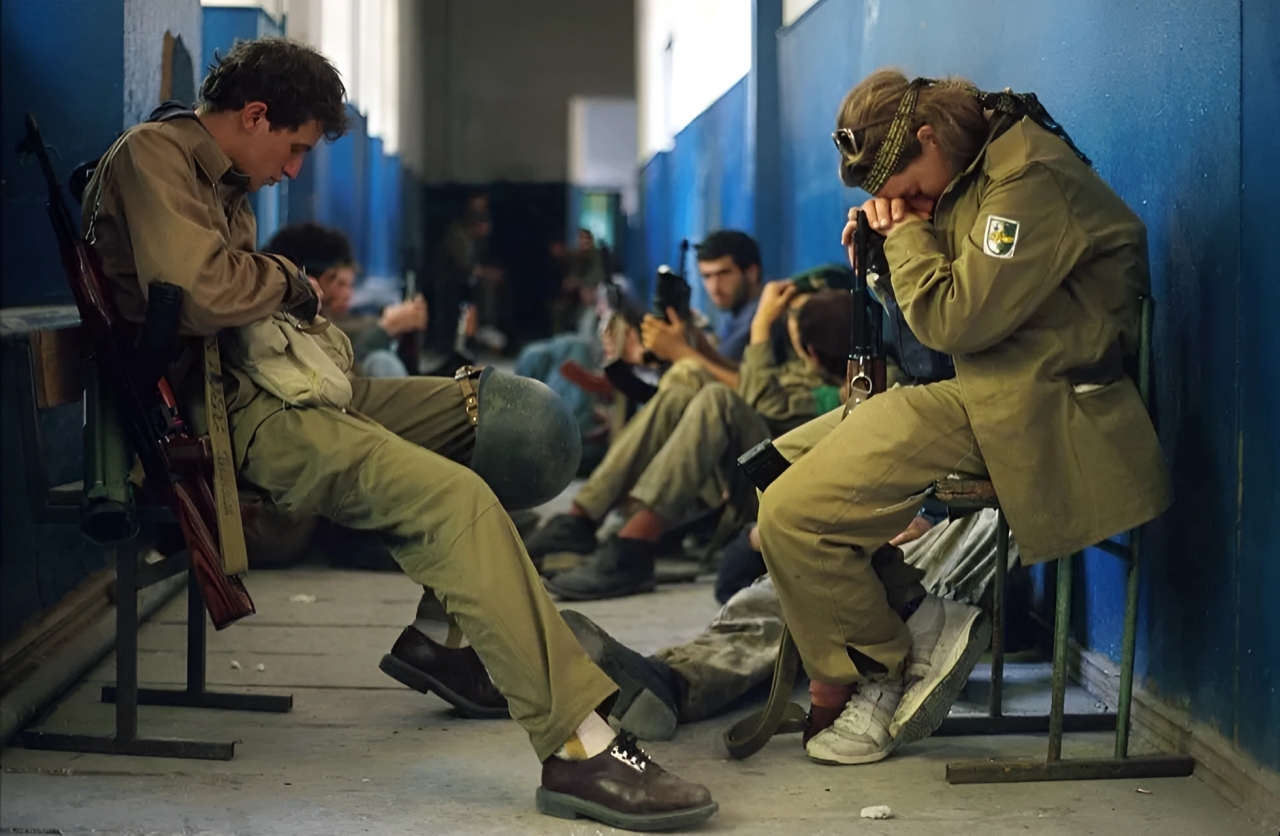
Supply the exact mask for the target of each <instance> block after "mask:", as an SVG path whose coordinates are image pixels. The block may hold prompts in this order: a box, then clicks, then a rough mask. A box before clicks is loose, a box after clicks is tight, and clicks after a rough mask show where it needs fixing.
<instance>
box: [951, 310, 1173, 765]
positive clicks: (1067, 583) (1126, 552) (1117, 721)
mask: <svg viewBox="0 0 1280 836" xmlns="http://www.w3.org/2000/svg"><path fill="white" fill-rule="evenodd" d="M1152 307H1153V306H1152V301H1151V299H1150V297H1144V298H1143V299H1142V324H1141V342H1140V344H1139V353H1138V390H1139V392H1140V393H1141V395H1142V401H1143V403H1144V404H1145V405H1146V406H1147V408H1148V410H1150V407H1151V401H1150V392H1151V374H1150V369H1151V322H1152ZM935 492H936V495H937V497H938V498H939V499H940V500H942V501H943V502H944V503H946V505H947V506H948V507H949V508H954V509H956V510H960V511H972V510H976V509H980V508H995V509H997V511H998V512H999V521H998V523H997V525H998V528H997V535H996V536H997V541H996V572H995V582H994V590H993V594H992V632H991V698H990V703H989V706H988V711H987V715H986V716H980V717H950V718H948V719H947V720H946V721H944V723H943V725H942V727H941V728H940V729H939V730H938V731H937V732H936V734H952V735H961V734H1028V733H1039V732H1043V731H1047V732H1048V733H1049V750H1048V753H1047V755H1046V756H1045V759H1044V760H1043V761H1027V760H1004V761H1000V760H980V761H960V762H956V763H950V764H947V781H948V782H949V783H952V784H982V783H1014V782H1022V781H1068V780H1087V779H1103V778H1167V777H1181V776H1186V775H1190V774H1191V773H1192V771H1193V770H1194V768H1195V759H1194V758H1192V757H1190V756H1189V755H1181V754H1172V755H1165V754H1161V755H1142V756H1130V755H1129V725H1130V714H1131V709H1132V703H1133V662H1134V647H1135V643H1136V640H1137V626H1138V568H1139V561H1140V557H1141V545H1142V536H1141V535H1142V530H1141V529H1135V530H1133V531H1131V532H1130V533H1129V538H1128V542H1127V544H1125V545H1122V544H1120V543H1117V542H1115V540H1114V539H1113V540H1106V541H1103V542H1102V543H1099V544H1098V545H1097V548H1100V549H1102V550H1103V551H1106V552H1108V553H1109V554H1113V555H1115V556H1116V557H1119V558H1120V559H1122V560H1127V561H1128V562H1129V578H1128V591H1127V598H1126V601H1125V619H1124V638H1123V644H1122V650H1121V659H1120V691H1119V699H1118V701H1117V707H1116V713H1115V714H1067V713H1066V712H1065V702H1066V691H1067V653H1068V647H1067V643H1068V637H1069V633H1070V627H1071V582H1072V568H1073V564H1074V559H1073V558H1074V556H1068V557H1064V558H1062V559H1061V560H1059V561H1058V565H1057V593H1056V596H1057V597H1056V602H1055V613H1054V629H1053V691H1052V698H1051V701H1050V707H1049V714H1048V715H1047V716H1045V715H1034V716H1026V715H1023V716H1017V715H1014V716H1010V715H1006V714H1004V712H1003V706H1002V699H1003V685H1004V626H1005V624H1004V622H1005V584H1006V580H1007V573H1008V565H1009V559H1008V558H1009V526H1008V524H1007V523H1006V522H1005V518H1004V512H1003V511H1000V510H999V509H1000V501H999V498H998V497H997V496H996V492H995V488H994V486H993V485H992V484H991V482H989V481H984V480H973V479H944V480H940V481H939V482H938V483H937V484H936V485H935ZM1111 730H1114V731H1115V733H1116V737H1115V754H1114V755H1113V756H1112V757H1109V758H1074V759H1066V760H1064V759H1063V758H1062V735H1063V733H1064V732H1069V731H1070V732H1083V731H1111Z"/></svg>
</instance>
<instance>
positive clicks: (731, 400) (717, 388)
mask: <svg viewBox="0 0 1280 836" xmlns="http://www.w3.org/2000/svg"><path fill="white" fill-rule="evenodd" d="M746 405H747V404H746V401H744V400H743V399H742V398H741V397H739V395H738V393H737V392H735V391H734V390H732V389H730V388H729V387H728V386H725V385H724V384H723V383H708V384H707V385H706V386H704V387H702V388H701V389H700V390H698V393H697V394H696V395H694V396H693V399H692V400H690V401H689V407H688V411H689V412H690V413H694V414H700V415H710V416H715V417H725V416H728V415H731V414H732V413H734V412H736V411H738V410H739V409H741V408H743V407H746Z"/></svg>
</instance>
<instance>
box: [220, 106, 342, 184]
mask: <svg viewBox="0 0 1280 836" xmlns="http://www.w3.org/2000/svg"><path fill="white" fill-rule="evenodd" d="M259 105H261V102H252V103H250V104H248V105H246V106H245V108H244V110H243V111H241V117H240V125H241V128H242V129H243V131H244V134H243V141H242V142H241V143H239V147H238V148H237V150H236V156H235V157H234V158H233V159H232V162H233V163H234V164H235V168H236V170H237V171H239V172H240V173H241V174H244V175H246V176H248V178H249V191H251V192H256V191H257V190H258V189H261V188H262V187H263V186H272V185H275V184H276V183H279V182H280V181H281V180H283V179H284V178H286V177H288V178H290V179H293V178H295V177H297V176H298V172H299V171H301V170H302V163H303V161H304V160H306V158H307V154H308V153H310V151H311V149H312V148H314V147H315V146H316V143H318V142H319V141H320V138H321V135H322V132H321V129H320V123H319V121H317V120H315V119H312V120H311V121H310V122H306V123H304V124H303V125H302V126H301V127H299V128H298V129H296V130H290V129H289V128H279V129H274V128H272V126H271V122H270V120H268V119H267V118H266V111H265V106H262V108H261V111H260V112H259V110H258V106H259Z"/></svg>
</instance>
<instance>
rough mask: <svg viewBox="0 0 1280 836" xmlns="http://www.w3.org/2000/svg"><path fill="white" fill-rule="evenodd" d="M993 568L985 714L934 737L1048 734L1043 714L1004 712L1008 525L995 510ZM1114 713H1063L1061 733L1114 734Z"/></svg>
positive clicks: (951, 724)
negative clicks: (988, 681)
mask: <svg viewBox="0 0 1280 836" xmlns="http://www.w3.org/2000/svg"><path fill="white" fill-rule="evenodd" d="M997 513H998V517H997V521H996V566H995V580H994V581H993V583H992V587H993V588H992V594H991V622H992V624H991V694H990V696H989V698H988V699H989V702H988V707H987V713H986V714H985V715H960V716H952V717H948V718H947V719H945V720H943V721H942V725H941V726H940V727H939V728H938V730H937V731H935V732H934V736H935V737H947V736H953V737H959V736H964V735H991V734H1043V733H1045V732H1047V731H1049V720H1050V718H1049V715H1047V714H1034V715H1028V714H1005V713H1004V652H1005V628H1006V621H1007V618H1006V615H1005V614H1006V613H1007V612H1008V607H1007V602H1006V587H1007V585H1008V578H1009V523H1008V521H1007V520H1006V519H1005V516H1004V511H1001V510H999V509H997ZM1115 728H1116V716H1115V715H1114V714H1064V715H1063V717H1062V729H1063V731H1064V732H1090V731H1108V732H1109V731H1115Z"/></svg>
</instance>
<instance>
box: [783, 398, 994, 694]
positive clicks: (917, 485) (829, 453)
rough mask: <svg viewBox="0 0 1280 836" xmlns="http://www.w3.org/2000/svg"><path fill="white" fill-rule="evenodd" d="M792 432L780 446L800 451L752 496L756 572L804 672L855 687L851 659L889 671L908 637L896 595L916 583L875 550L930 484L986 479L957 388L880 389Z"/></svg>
mask: <svg viewBox="0 0 1280 836" xmlns="http://www.w3.org/2000/svg"><path fill="white" fill-rule="evenodd" d="M797 434H799V435H798V436H797V440H795V441H794V442H793V444H792V446H793V447H796V448H799V450H800V452H801V453H802V454H801V455H798V456H796V457H795V459H794V464H793V465H792V466H791V467H790V468H788V469H787V470H786V472H784V473H783V474H782V475H781V476H780V477H779V478H778V479H777V481H775V482H774V483H773V484H772V485H771V486H770V487H769V489H768V490H767V491H765V492H764V494H763V496H762V498H761V503H760V517H759V522H760V542H761V545H762V547H763V552H764V560H765V565H766V566H767V567H768V569H769V574H770V575H772V576H773V582H774V585H775V587H776V588H777V591H778V598H779V600H780V601H781V603H782V611H783V613H784V614H785V615H786V620H787V625H788V626H789V627H790V628H791V633H792V636H793V637H794V638H795V642H796V647H797V648H798V649H799V650H800V658H801V660H802V661H803V662H804V667H805V671H806V672H807V673H808V674H809V676H810V678H813V679H817V680H819V681H822V682H828V683H850V682H854V681H857V680H858V679H859V678H861V676H862V675H863V674H864V673H868V672H869V671H859V669H858V666H857V664H856V663H855V662H854V656H853V655H851V651H857V653H858V654H861V655H864V656H866V657H869V658H870V659H872V660H874V661H875V662H876V663H878V664H880V665H883V666H884V667H885V668H886V669H887V670H888V671H889V673H890V675H897V674H898V673H899V672H900V671H901V669H902V667H903V663H904V661H905V660H906V657H907V654H908V652H909V651H910V649H911V637H910V634H909V633H908V631H907V627H906V624H905V623H904V622H903V620H902V619H901V618H900V617H899V616H898V613H897V610H896V606H897V602H896V601H895V596H896V595H898V594H900V593H899V592H897V591H896V588H897V587H899V586H901V585H903V584H907V585H910V584H911V583H914V584H915V586H917V587H919V583H918V581H919V579H920V578H923V573H921V572H920V571H919V570H917V569H914V568H912V567H908V566H907V565H906V564H905V563H903V562H902V560H901V557H900V556H895V554H894V553H896V552H898V550H896V549H885V548H883V547H884V546H885V544H886V543H888V541H889V540H890V539H891V538H893V537H894V536H895V535H897V534H898V533H899V532H901V531H902V530H903V529H905V528H906V527H907V525H908V524H909V523H910V522H911V520H912V518H913V517H914V516H915V515H916V513H917V512H918V511H919V509H920V506H921V504H922V503H923V501H924V497H925V494H926V492H927V491H928V489H929V488H930V486H932V484H933V483H934V481H936V480H937V479H941V478H945V477H946V476H948V475H950V474H952V473H959V474H965V475H972V476H979V477H982V476H985V474H986V466H985V465H984V463H983V459H982V455H981V451H980V450H979V448H978V443H977V441H976V440H975V438H974V436H973V432H972V430H971V429H970V426H969V418H968V415H967V414H966V412H965V409H964V405H963V403H962V401H961V395H960V384H959V383H958V382H956V381H955V380H949V381H944V382H941V383H932V384H929V385H927V386H902V387H897V388H894V389H890V390H889V391H887V392H884V393H881V394H879V395H876V396H875V397H873V398H871V399H870V400H868V401H866V402H865V403H863V404H861V405H860V406H858V407H857V408H856V409H854V410H853V411H852V412H850V413H849V415H848V416H847V417H845V418H844V420H840V413H839V412H836V413H830V414H829V415H827V416H823V417H822V418H820V419H818V421H815V422H811V423H810V424H806V425H805V426H803V427H801V428H800V429H798V430H796V431H795V432H794V433H791V434H789V435H788V436H784V439H786V438H788V437H789V436H790V435H797ZM784 446H785V445H784V444H779V449H782V448H783V447H784ZM782 452H783V455H784V456H786V455H788V451H787V450H782ZM792 453H793V455H794V453H795V451H794V450H793V451H792ZM788 458H789V459H790V458H791V456H788ZM912 575H914V579H913V578H912V577H911V576H912ZM920 591H921V592H923V588H922V587H921V588H920ZM907 600H910V598H908V599H907Z"/></svg>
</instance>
